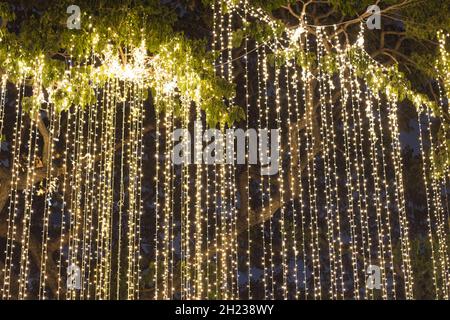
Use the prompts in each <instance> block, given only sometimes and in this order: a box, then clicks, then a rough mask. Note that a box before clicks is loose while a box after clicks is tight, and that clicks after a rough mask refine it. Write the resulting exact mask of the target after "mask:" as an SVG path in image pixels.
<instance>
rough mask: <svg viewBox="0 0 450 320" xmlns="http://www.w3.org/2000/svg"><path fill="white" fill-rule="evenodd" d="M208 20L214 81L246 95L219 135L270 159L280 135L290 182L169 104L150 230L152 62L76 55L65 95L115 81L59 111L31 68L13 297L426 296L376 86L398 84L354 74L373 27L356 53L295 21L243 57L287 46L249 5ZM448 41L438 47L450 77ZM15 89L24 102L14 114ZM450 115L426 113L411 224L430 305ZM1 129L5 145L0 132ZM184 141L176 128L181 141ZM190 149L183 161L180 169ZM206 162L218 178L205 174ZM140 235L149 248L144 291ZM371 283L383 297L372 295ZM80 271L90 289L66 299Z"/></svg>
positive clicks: (0, 104)
mask: <svg viewBox="0 0 450 320" xmlns="http://www.w3.org/2000/svg"><path fill="white" fill-rule="evenodd" d="M212 13H213V32H212V33H213V41H212V46H213V49H214V50H215V51H217V52H219V53H220V54H219V56H218V58H217V60H216V61H215V68H216V72H217V75H218V76H220V77H222V78H225V79H227V80H228V81H230V82H232V83H234V84H236V90H237V94H236V97H235V98H234V99H233V100H234V101H227V103H229V105H230V106H231V105H233V104H238V105H241V106H244V110H245V111H246V114H247V117H246V119H244V121H243V122H242V123H240V124H235V125H231V126H230V127H221V128H214V129H215V130H216V132H217V133H222V134H225V133H226V130H227V129H233V130H234V129H237V127H238V125H239V126H240V128H241V129H251V128H254V129H257V137H258V147H259V153H260V154H259V155H258V156H259V157H258V158H259V159H261V158H262V157H263V156H266V157H267V156H269V157H270V156H271V155H270V154H265V155H262V154H261V152H262V150H266V149H265V148H262V144H263V143H267V142H268V141H265V139H263V133H262V132H263V131H262V130H264V129H276V130H277V131H278V132H279V138H278V140H277V141H270V143H276V144H277V145H278V153H279V170H278V172H277V173H276V174H275V175H264V174H263V172H262V170H261V167H260V165H259V164H258V165H254V164H249V155H248V154H247V156H246V160H247V161H246V164H245V165H242V164H239V165H238V164H236V163H235V162H236V161H235V160H236V158H237V157H236V154H235V150H234V148H235V144H234V143H233V144H232V145H230V144H228V143H226V141H225V140H226V135H221V136H222V137H224V138H220V139H216V138H214V137H209V138H210V139H209V140H208V141H204V136H203V132H204V129H206V128H207V125H206V119H205V115H204V113H203V112H202V111H201V110H200V109H199V107H198V106H196V105H195V104H193V103H192V101H188V100H186V101H184V100H183V99H182V101H181V104H180V106H181V108H180V109H181V110H180V112H179V113H175V112H174V111H173V110H174V109H175V107H174V105H172V104H171V103H173V102H171V101H172V100H171V99H167V101H165V106H166V107H165V108H156V110H155V112H154V121H153V125H154V130H155V134H154V138H155V143H154V150H153V151H152V152H154V154H152V155H151V156H154V164H155V168H154V176H153V177H151V178H152V181H151V182H152V185H153V187H154V193H153V194H152V196H153V199H152V200H148V199H147V200H146V201H151V202H152V205H151V206H150V205H149V206H147V205H146V208H151V209H148V210H151V214H150V215H151V219H150V220H147V223H149V225H143V224H142V222H143V219H142V216H143V212H144V209H143V208H144V200H143V197H142V189H143V168H142V164H143V158H144V156H145V155H144V143H145V141H144V140H143V135H144V125H143V123H144V118H145V114H146V111H145V110H144V101H145V100H146V93H147V91H148V86H147V82H146V77H151V76H152V75H150V74H149V73H148V72H147V69H146V67H148V66H147V65H146V62H145V52H143V51H142V48H130V50H129V53H128V54H129V55H130V57H131V58H130V61H131V62H129V63H128V64H127V65H125V66H124V65H121V62H120V61H119V60H118V58H117V57H115V56H112V55H111V54H110V53H106V54H104V55H97V54H96V53H95V52H93V53H92V56H91V57H71V58H70V59H69V60H68V62H67V78H66V79H65V81H66V82H65V83H63V84H62V85H69V86H70V81H71V80H72V78H74V77H76V74H77V70H81V69H82V68H87V67H88V65H89V64H95V62H96V61H97V59H99V57H100V56H101V57H102V62H103V63H104V65H105V66H106V67H107V69H108V75H109V76H108V77H107V80H106V81H105V82H104V83H102V85H101V86H98V87H96V89H95V99H94V100H95V102H93V103H92V104H91V106H89V107H86V108H80V107H77V106H70V107H68V108H66V109H64V110H58V109H57V108H56V107H55V106H54V105H52V104H51V103H48V102H46V98H45V96H44V93H43V92H42V61H41V60H40V59H37V60H36V61H35V63H34V64H32V66H31V67H29V68H30V70H25V69H24V70H22V73H21V74H19V84H18V85H17V86H16V88H12V87H13V86H8V85H7V79H8V78H7V76H4V77H3V78H2V79H1V84H0V85H1V86H0V130H1V134H2V140H3V135H8V137H11V145H10V152H11V153H12V162H11V168H12V175H11V179H10V181H9V184H10V187H9V199H8V202H7V204H6V205H5V208H6V209H5V210H7V232H6V238H5V251H4V252H5V259H4V262H3V264H2V266H3V268H2V275H1V277H0V281H1V282H0V289H1V291H0V293H1V297H2V299H27V298H39V299H48V298H53V299H139V298H140V297H141V293H142V292H143V291H146V292H147V291H150V293H151V298H154V299H305V300H306V299H413V298H415V296H416V287H415V276H414V271H416V270H415V269H414V261H413V260H412V259H411V257H412V255H413V250H417V249H414V248H413V243H414V239H413V236H414V233H413V231H412V230H411V227H410V225H411V217H412V216H411V214H410V213H409V210H410V208H409V206H408V199H407V193H406V191H405V189H406V188H405V183H406V182H405V177H404V176H405V168H404V165H403V163H404V159H403V152H402V145H401V136H400V129H399V108H400V106H399V97H398V96H397V93H396V92H395V90H392V88H391V87H389V86H388V87H383V84H382V83H378V82H377V80H376V79H377V77H378V76H379V75H378V74H377V72H379V70H381V72H382V73H385V74H387V73H389V69H387V68H385V67H383V66H381V65H379V64H378V63H377V62H376V61H374V60H370V63H369V64H368V65H367V68H366V70H365V71H366V72H367V73H368V74H369V76H370V77H371V79H374V81H373V83H371V84H370V85H369V84H368V83H367V82H366V81H364V80H363V78H362V77H361V74H360V70H359V69H358V68H357V66H356V65H357V64H358V62H362V61H367V60H368V59H371V58H370V57H369V56H368V55H367V54H366V53H365V51H364V34H363V27H361V29H360V33H359V35H358V38H357V40H356V42H355V44H354V45H352V46H348V45H347V44H345V43H346V42H344V40H345V39H344V38H343V37H342V35H339V33H336V32H335V31H336V27H337V26H327V27H317V26H310V25H308V24H307V21H300V25H299V26H298V27H295V28H291V29H286V30H285V32H283V33H282V34H281V35H280V34H278V35H275V36H273V37H272V38H270V39H268V40H254V39H253V38H251V37H245V39H244V41H243V44H242V45H243V47H244V50H245V53H244V54H242V53H238V50H236V48H233V42H234V37H235V33H234V32H235V31H236V28H243V29H244V30H245V29H246V28H247V27H248V26H249V25H250V24H249V22H251V21H257V22H260V23H264V24H266V25H267V26H269V27H270V28H271V29H272V30H275V29H276V28H277V25H276V23H275V22H274V21H273V20H272V19H271V18H269V17H267V16H266V15H265V13H264V12H263V11H262V10H261V9H255V8H253V7H251V6H250V5H249V4H248V1H247V0H243V1H239V2H236V1H228V0H220V1H219V0H218V1H214V3H213V5H212ZM307 28H314V35H312V33H310V32H308V31H307ZM446 37H448V35H447V36H446V35H443V34H441V35H440V38H439V39H440V48H441V50H442V57H443V58H442V60H443V61H442V63H443V64H447V65H448V61H447V55H446V52H445V41H446ZM299 53H300V54H299ZM331 54H332V56H333V59H331V58H330V56H331ZM75 58H76V59H75ZM74 61H85V63H84V64H83V63H75V62H74ZM86 61H87V62H86ZM238 67H240V68H241V69H242V70H243V72H242V73H238V72H236V70H237V69H238ZM151 68H152V71H154V74H155V75H157V76H161V77H162V76H163V75H162V74H160V73H158V68H157V65H156V64H155V65H153V66H151ZM30 74H32V75H33V77H32V78H31V79H32V80H31V81H32V83H31V85H30V78H29V77H28V76H29V75H30ZM440 80H442V81H440V82H438V83H437V86H438V87H439V92H440V100H439V102H440V107H441V108H442V109H445V108H447V109H448V91H447V90H448V87H449V86H448V83H446V82H445V79H440ZM93 81H94V80H93ZM447 81H448V80H447ZM446 84H447V85H446ZM29 88H31V90H32V95H33V97H38V99H39V102H40V103H39V104H38V107H36V104H33V103H31V104H30V101H29V99H28V97H29V95H30V92H27V91H28V90H30V89H29ZM9 89H14V90H13V91H14V94H15V97H16V100H15V101H12V102H11V103H9V104H6V101H7V98H6V96H7V90H9ZM157 89H160V90H162V91H167V92H165V94H166V96H167V97H170V95H171V94H174V91H173V90H171V89H173V88H157ZM154 98H155V99H158V96H157V97H154ZM160 102H161V101H155V105H161V104H160ZM26 113H28V114H29V115H30V116H29V117H28V116H27V117H26V116H25V114H26ZM439 117H440V115H439V114H436V113H435V112H433V110H432V109H430V108H429V107H428V106H426V105H422V106H421V108H419V110H418V114H417V125H418V131H419V137H418V138H417V139H418V143H419V145H420V152H419V154H420V155H419V158H420V161H421V162H422V163H421V166H420V167H421V170H422V172H421V175H422V176H421V179H422V180H421V181H422V183H423V185H424V189H425V191H426V192H425V193H426V194H425V195H424V198H426V199H425V200H426V216H417V217H416V219H422V220H423V223H424V224H425V225H426V228H427V234H426V235H425V237H426V239H427V242H428V243H429V250H428V251H429V255H430V257H431V260H432V270H431V271H432V281H433V289H434V293H433V294H434V295H435V297H436V298H438V299H443V298H445V299H448V297H449V293H450V260H449V251H448V250H449V248H448V238H449V224H448V221H449V209H448V205H449V204H448V190H447V188H448V178H449V172H448V166H444V167H445V170H444V171H445V172H444V173H443V174H442V173H441V174H438V171H439V170H438V168H437V162H438V161H437V159H436V158H437V155H436V154H435V150H437V149H445V152H446V153H445V155H446V157H447V158H446V161H448V155H449V153H448V145H447V144H445V143H444V144H442V145H437V144H439V142H438V140H437V133H436V132H435V131H436V129H435V128H436V123H438V122H439V121H440V118H439ZM6 118H8V121H12V123H14V125H13V126H12V131H11V132H4V131H5V128H4V127H5V126H4V122H5V121H6ZM442 123H445V121H442ZM175 130H182V134H181V137H180V139H179V140H178V141H175V140H176V139H175V135H174V132H175ZM442 130H443V131H444V134H445V135H447V134H448V127H446V126H445V125H444V126H443V129H442ZM217 136H219V135H217ZM179 142H181V144H182V146H183V152H182V156H183V158H184V162H183V164H174V163H173V154H174V150H175V147H176V144H177V143H179ZM246 151H247V153H248V152H249V151H250V146H249V145H248V144H247V145H246ZM225 155H231V157H226V156H225ZM206 156H208V157H211V158H214V159H215V162H214V163H213V164H205V163H204V161H205V158H206ZM225 158H227V160H228V159H229V160H231V161H225ZM447 163H448V162H447ZM37 181H40V182H39V183H37ZM36 208H40V209H39V210H36ZM144 229H149V230H151V232H150V233H152V234H151V240H150V241H151V250H150V252H151V255H152V256H151V258H150V259H149V260H150V267H149V266H148V265H146V266H145V268H147V270H150V271H148V274H147V275H146V278H150V280H147V284H146V287H145V288H143V287H144V286H143V285H142V284H143V283H144V280H143V276H142V272H141V271H142V268H143V267H144V266H143V265H142V263H141V262H142V258H141V253H142V246H141V238H142V232H141V231H142V230H144ZM374 267H375V268H378V269H379V271H380V281H381V286H380V288H379V289H377V288H373V287H370V286H369V287H368V286H367V276H368V272H369V271H368V270H373V269H374ZM68 268H69V269H68ZM70 269H72V272H75V273H74V274H75V275H79V280H80V281H79V282H80V286H79V287H78V286H75V287H70V286H69V287H68V284H69V282H68V281H67V279H68V277H70V276H71V275H69V274H68V273H67V270H70ZM78 271H79V273H77V272H78ZM36 275H37V276H36ZM72 275H73V274H72ZM147 276H148V277H147ZM75 282H76V281H75ZM50 288H52V289H51V290H54V292H50V291H51V290H50Z"/></svg>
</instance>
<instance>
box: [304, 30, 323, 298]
mask: <svg viewBox="0 0 450 320" xmlns="http://www.w3.org/2000/svg"><path fill="white" fill-rule="evenodd" d="M304 48H305V50H306V55H308V54H309V52H310V45H309V39H308V36H307V35H306V36H305V43H304ZM302 80H303V82H304V83H305V110H306V111H305V117H306V130H305V134H306V150H307V160H306V161H307V163H306V168H307V175H308V194H309V213H310V214H309V217H310V236H311V243H310V247H311V252H312V257H311V259H312V265H313V283H314V286H313V288H314V289H313V291H314V292H313V293H314V298H315V299H321V296H322V288H321V287H322V285H321V273H320V249H319V239H318V237H319V226H318V221H317V220H318V210H317V202H316V199H317V191H316V186H317V180H316V179H317V174H316V172H317V168H316V156H315V153H314V147H315V143H316V142H315V141H316V139H315V137H314V134H315V132H316V130H317V129H318V128H316V126H315V125H314V120H313V117H314V116H315V115H314V113H313V104H314V102H313V97H314V92H312V90H311V81H312V73H311V65H310V62H309V61H308V60H307V63H306V70H305V72H304V73H303V77H302Z"/></svg>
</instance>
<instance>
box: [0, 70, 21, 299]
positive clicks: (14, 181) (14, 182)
mask: <svg viewBox="0 0 450 320" xmlns="http://www.w3.org/2000/svg"><path fill="white" fill-rule="evenodd" d="M20 79H21V82H20V85H19V87H18V95H17V98H16V103H15V106H16V120H15V128H14V132H13V144H12V145H13V148H12V150H13V164H12V175H11V191H10V201H9V208H8V219H7V222H8V230H7V242H6V252H5V267H4V272H3V274H4V276H3V289H2V299H11V280H12V268H13V267H14V262H13V256H14V251H15V250H14V248H15V245H14V242H15V241H16V234H17V222H16V218H17V204H18V191H17V188H18V183H19V181H20V177H19V174H20V172H19V158H20V148H21V145H22V132H23V113H22V108H21V103H22V98H23V94H24V91H25V76H24V75H23V74H21V77H20Z"/></svg>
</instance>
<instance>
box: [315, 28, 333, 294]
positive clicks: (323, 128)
mask: <svg viewBox="0 0 450 320" xmlns="http://www.w3.org/2000/svg"><path fill="white" fill-rule="evenodd" d="M324 45H325V44H324V34H323V31H322V30H321V29H320V28H318V29H317V63H318V69H319V70H318V75H317V78H318V80H319V97H320V113H321V115H320V118H321V125H320V134H321V136H322V138H321V145H322V150H323V167H324V168H323V169H324V177H325V202H326V211H327V237H328V256H329V268H330V283H331V286H330V291H329V295H330V297H331V298H333V299H336V298H337V293H336V290H337V280H336V278H337V274H336V269H337V268H336V261H335V248H334V244H335V238H334V229H335V228H334V217H333V215H332V214H333V205H334V202H333V200H332V194H333V190H332V188H333V186H332V179H331V176H332V172H331V164H330V163H331V159H330V154H331V148H330V140H331V139H332V136H331V138H330V133H329V131H330V127H329V126H328V119H327V118H328V115H327V103H328V102H330V103H332V101H327V94H331V93H330V92H328V91H329V90H330V88H328V87H327V85H329V82H327V81H325V80H326V75H324V74H323V73H324V72H323V70H324V66H323V55H324Z"/></svg>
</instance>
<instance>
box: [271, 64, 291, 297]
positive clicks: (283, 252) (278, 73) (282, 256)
mask: <svg viewBox="0 0 450 320" xmlns="http://www.w3.org/2000/svg"><path fill="white" fill-rule="evenodd" d="M284 69H285V67H281V68H279V69H278V67H277V66H275V81H274V87H275V106H276V114H277V119H276V122H277V128H278V130H279V131H280V134H279V137H278V141H277V143H278V146H281V147H280V153H279V154H280V155H281V161H280V162H281V165H280V170H279V173H278V184H279V189H280V191H279V192H280V214H281V217H280V233H281V251H280V261H281V267H282V269H281V270H282V283H281V289H282V293H283V294H282V297H283V299H287V294H288V290H287V268H288V266H287V254H286V230H285V205H284V197H285V190H284V169H283V164H282V162H283V161H282V159H283V154H284V149H283V144H282V143H281V137H282V132H283V130H282V124H281V112H282V105H281V100H280V99H281V88H280V87H281V85H280V77H282V76H284V74H285V72H283V70H284Z"/></svg>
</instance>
